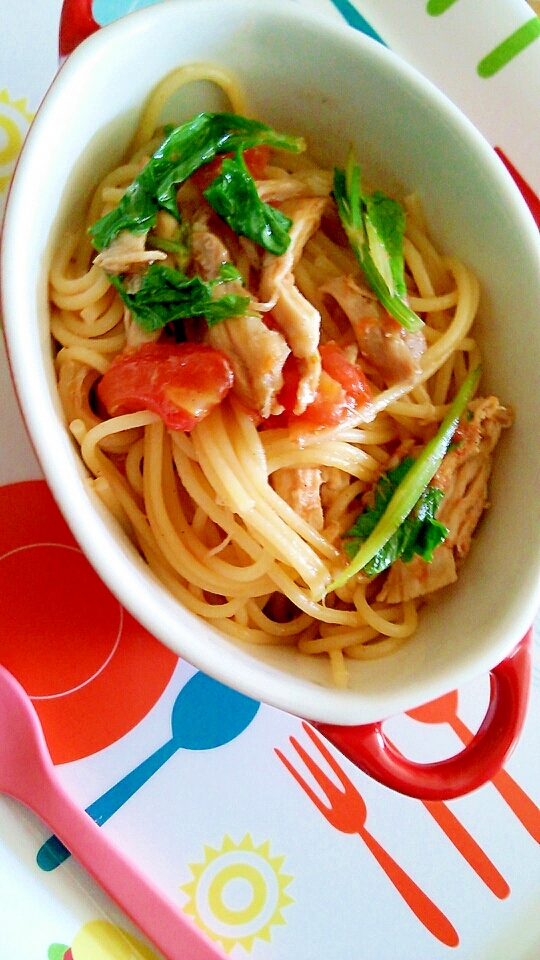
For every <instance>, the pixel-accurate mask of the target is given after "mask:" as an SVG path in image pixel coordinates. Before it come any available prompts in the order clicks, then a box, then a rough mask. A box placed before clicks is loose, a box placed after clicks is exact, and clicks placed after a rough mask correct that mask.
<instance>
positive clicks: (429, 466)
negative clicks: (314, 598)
mask: <svg viewBox="0 0 540 960" xmlns="http://www.w3.org/2000/svg"><path fill="white" fill-rule="evenodd" d="M481 373H482V368H481V367H480V366H478V367H475V369H474V370H472V371H471V372H470V373H469V375H468V377H467V379H466V380H465V381H464V382H463V383H462V385H461V387H460V388H459V390H458V392H457V394H456V396H455V397H454V399H453V401H452V403H451V404H450V407H449V409H448V412H447V414H446V416H445V417H444V419H443V421H442V423H441V425H440V427H439V429H438V431H437V433H436V434H435V436H434V437H432V438H431V440H429V441H428V442H427V444H426V445H425V447H424V448H423V449H422V450H421V452H420V454H419V455H418V457H417V459H416V460H413V462H412V464H410V465H409V469H408V470H407V472H406V473H405V475H404V476H402V477H401V479H400V480H399V482H398V483H397V486H396V487H395V489H394V492H393V493H392V494H391V496H390V499H389V500H388V501H387V503H386V507H385V509H384V510H383V512H382V514H381V515H380V516H379V518H378V520H377V522H376V524H375V527H374V528H373V529H372V531H371V532H370V533H368V535H367V537H366V539H365V540H364V541H363V542H362V543H360V546H359V549H358V550H357V552H356V553H355V555H354V557H353V559H352V560H351V562H350V564H349V565H348V566H347V567H345V569H344V570H342V571H341V573H340V574H338V576H337V577H336V579H335V580H334V581H333V582H332V583H331V584H330V585H329V586H328V587H326V589H325V594H327V593H330V592H331V591H333V590H337V589H339V588H340V587H342V586H343V585H344V584H345V583H347V581H348V580H350V578H351V577H354V576H356V574H357V573H359V572H360V570H363V569H365V567H366V566H367V564H368V563H369V562H370V561H371V560H372V559H373V557H375V556H376V554H377V553H378V552H379V550H382V549H383V548H384V547H385V546H386V544H387V543H388V541H389V540H390V539H391V537H393V535H394V534H395V533H396V531H397V530H398V528H399V527H400V526H401V524H402V523H403V521H404V520H405V519H406V518H407V517H408V516H409V514H410V513H411V511H412V510H413V509H414V508H415V507H416V505H417V504H418V501H419V499H420V498H421V496H422V494H423V492H424V491H425V490H426V488H427V487H428V486H429V484H430V482H431V480H432V479H433V477H434V476H435V474H436V472H437V470H438V469H439V466H440V465H441V463H442V461H443V458H444V456H445V454H446V452H447V450H448V448H449V447H450V444H451V442H452V438H453V436H454V433H455V432H456V429H457V426H458V423H459V420H460V417H461V416H462V415H463V413H464V411H465V409H466V407H467V404H468V402H469V400H470V399H471V398H472V397H473V396H474V393H475V390H476V388H477V386H478V381H479V380H480V376H481ZM411 459H412V458H411ZM427 506H428V505H427V504H426V509H427Z"/></svg>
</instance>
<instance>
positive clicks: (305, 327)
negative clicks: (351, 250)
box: [259, 197, 326, 414]
mask: <svg viewBox="0 0 540 960" xmlns="http://www.w3.org/2000/svg"><path fill="white" fill-rule="evenodd" d="M325 205H326V198H324V197H312V198H301V199H296V200H290V201H287V202H285V203H283V205H282V207H281V209H282V211H283V213H285V214H286V215H287V216H288V217H290V218H291V220H292V225H291V228H290V231H289V235H290V237H291V242H290V244H289V247H288V248H287V250H286V251H285V253H283V254H282V255H281V256H279V257H276V256H274V255H273V254H270V253H267V254H265V256H264V257H263V265H262V271H261V281H260V288H259V298H260V300H261V301H265V302H266V305H267V306H268V308H269V309H272V316H273V318H274V320H275V322H276V324H277V325H278V326H279V328H280V329H281V330H282V332H283V335H284V337H285V339H286V340H287V343H288V344H289V346H290V348H291V350H292V353H293V355H294V356H295V357H297V358H298V359H299V360H300V361H301V372H300V383H299V386H298V392H297V398H296V405H295V408H294V413H296V414H300V413H303V412H304V410H305V409H306V407H307V406H308V405H309V404H310V403H311V402H312V401H313V400H314V398H315V394H316V391H317V386H318V383H319V377H320V373H321V360H320V356H319V352H318V349H317V348H318V345H319V336H320V326H321V315H320V313H319V311H318V310H317V309H316V308H315V307H314V306H313V304H312V303H310V301H309V300H307V299H306V298H305V297H304V296H303V294H302V293H301V292H300V290H299V289H298V287H297V286H296V284H295V281H294V267H295V265H296V264H297V262H298V260H299V259H300V257H301V255H302V251H303V249H304V246H305V244H306V243H307V241H308V240H309V238H310V237H311V236H312V235H313V233H314V232H315V231H316V230H317V229H318V227H319V224H320V222H321V217H322V214H323V210H324V208H325Z"/></svg>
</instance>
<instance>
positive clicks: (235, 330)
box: [205, 315, 290, 418]
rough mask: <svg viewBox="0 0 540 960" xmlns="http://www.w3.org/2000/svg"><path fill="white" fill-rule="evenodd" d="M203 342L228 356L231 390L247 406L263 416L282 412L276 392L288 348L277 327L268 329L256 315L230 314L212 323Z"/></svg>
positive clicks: (280, 385) (288, 351) (278, 388)
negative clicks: (232, 381)
mask: <svg viewBox="0 0 540 960" xmlns="http://www.w3.org/2000/svg"><path fill="white" fill-rule="evenodd" d="M205 342H206V343H208V344H209V345H210V346H211V347H215V348H216V350H222V351H223V353H224V354H225V355H226V356H227V357H228V359H229V361H230V363H231V366H232V368H233V372H234V386H233V390H234V392H235V393H236V394H237V396H239V397H240V399H241V400H242V401H243V403H245V404H246V406H248V407H251V409H253V408H255V409H256V410H258V411H259V413H260V414H261V416H262V417H265V418H266V417H269V416H270V415H271V414H279V413H282V412H283V407H282V406H281V405H280V404H279V403H278V401H277V395H278V393H279V391H280V390H281V388H282V386H283V364H284V363H285V360H286V359H287V357H288V355H289V353H290V348H289V347H288V346H287V344H286V342H285V340H284V338H283V336H282V335H281V333H279V331H277V330H270V329H269V327H267V326H266V324H265V323H264V322H263V321H262V320H261V318H260V317H258V316H254V315H246V316H241V317H232V318H231V319H230V320H223V321H222V322H221V323H217V324H216V325H215V326H213V327H211V328H210V329H209V330H208V332H207V334H206V336H205Z"/></svg>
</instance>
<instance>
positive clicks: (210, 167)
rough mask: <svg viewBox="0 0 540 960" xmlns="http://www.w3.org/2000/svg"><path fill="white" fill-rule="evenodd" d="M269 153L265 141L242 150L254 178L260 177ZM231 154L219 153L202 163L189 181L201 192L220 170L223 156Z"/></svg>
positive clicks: (258, 178) (230, 154)
mask: <svg viewBox="0 0 540 960" xmlns="http://www.w3.org/2000/svg"><path fill="white" fill-rule="evenodd" d="M269 155H270V147H268V146H267V145H266V144H265V143H261V144H259V146H257V147H248V148H247V150H244V152H243V154H242V156H243V157H244V160H245V163H246V166H247V168H248V170H249V172H250V174H251V176H252V177H253V179H254V180H260V179H261V177H262V175H263V174H264V171H265V169H266V164H267V163H268V157H269ZM232 156H234V154H232V153H220V154H219V155H218V156H217V157H214V159H213V160H210V161H209V163H205V164H203V166H202V167H199V169H198V170H196V171H195V173H193V174H192V175H191V178H190V179H191V183H193V184H194V186H195V187H196V188H197V190H200V191H201V193H202V192H203V190H206V188H207V187H209V186H210V184H211V183H212V180H215V179H216V177H217V176H218V174H219V173H220V172H221V164H222V161H223V158H224V157H232Z"/></svg>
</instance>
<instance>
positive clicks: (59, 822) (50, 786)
mask: <svg viewBox="0 0 540 960" xmlns="http://www.w3.org/2000/svg"><path fill="white" fill-rule="evenodd" d="M0 791H1V792H2V793H6V794H7V795H8V796H10V797H13V798H14V799H15V800H19V801H20V802H21V803H23V804H24V805H25V806H26V807H28V809H29V810H32V811H33V813H35V814H36V815H37V816H38V817H39V818H40V819H41V820H43V822H44V823H46V824H47V826H48V827H49V828H50V829H51V830H54V831H55V832H56V833H57V834H58V835H59V836H60V837H61V838H62V839H63V840H65V842H66V844H68V845H69V847H70V848H71V850H72V851H73V855H74V856H75V857H76V858H77V860H78V861H79V863H80V864H81V865H82V866H83V867H84V868H85V870H86V871H87V872H88V873H89V874H90V876H91V877H92V878H93V879H94V880H95V881H96V883H97V884H98V885H99V886H100V887H101V888H102V890H104V891H105V893H107V894H108V895H109V896H110V897H112V899H113V900H114V901H116V903H117V904H118V906H119V907H120V908H121V909H122V910H123V911H124V913H126V914H127V916H128V917H130V918H131V919H132V920H133V922H134V923H135V924H136V925H137V926H138V927H139V928H140V929H141V930H142V931H143V932H144V933H145V934H146V936H147V937H148V939H149V940H150V941H151V943H153V944H154V946H155V947H156V948H157V949H158V950H160V951H161V953H162V954H163V955H164V956H165V957H167V958H168V960H186V958H187V957H189V960H219V958H224V957H225V954H224V953H223V951H222V950H221V949H220V948H219V947H217V946H216V944H214V943H212V941H211V940H210V939H209V938H208V937H207V936H206V935H205V934H204V933H203V931H202V930H199V929H198V928H197V927H196V926H195V924H194V923H193V922H192V921H191V919H190V918H189V917H187V916H185V914H184V913H183V912H182V910H181V908H180V907H179V906H178V905H177V904H176V903H175V902H174V900H172V899H171V898H169V897H168V896H167V895H166V894H164V893H163V891H161V890H160V889H159V888H158V887H156V886H155V885H154V884H153V883H152V882H151V881H149V880H148V878H147V877H145V876H144V874H142V873H141V872H140V871H139V870H138V869H137V867H136V866H135V865H134V864H133V863H131V862H130V861H129V859H128V858H127V857H126V856H124V854H123V853H122V851H121V850H118V849H117V848H116V847H115V846H114V844H113V843H112V842H111V841H110V840H109V838H108V837H107V834H106V833H105V832H104V831H103V830H100V829H99V827H98V826H97V824H95V823H94V821H93V820H92V819H91V818H90V817H89V816H88V815H87V814H86V813H85V812H84V810H81V808H80V807H79V806H77V804H76V803H75V801H74V800H72V799H71V797H70V796H69V794H68V793H66V791H65V790H64V789H63V788H62V786H61V784H60V783H59V781H58V779H57V777H56V774H55V769H54V765H53V763H52V760H51V758H50V755H49V752H48V750H47V744H46V742H45V736H44V734H43V730H42V729H41V726H40V723H39V720H38V717H37V714H36V712H35V710H34V707H33V706H32V702H31V700H30V698H29V697H28V695H27V694H26V693H25V691H24V690H23V688H22V687H21V685H20V684H19V683H18V681H17V680H15V678H14V677H13V676H12V675H11V674H10V673H9V672H8V671H7V670H6V669H5V668H4V667H1V666H0Z"/></svg>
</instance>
